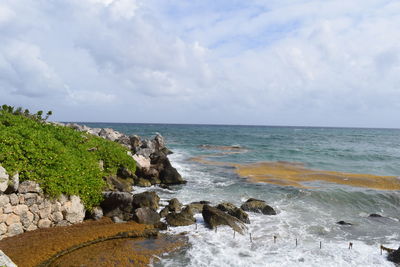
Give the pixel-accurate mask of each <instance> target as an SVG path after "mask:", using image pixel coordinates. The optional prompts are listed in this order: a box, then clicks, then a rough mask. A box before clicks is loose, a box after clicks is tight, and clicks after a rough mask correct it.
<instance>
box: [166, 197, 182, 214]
mask: <svg viewBox="0 0 400 267" xmlns="http://www.w3.org/2000/svg"><path fill="white" fill-rule="evenodd" d="M168 209H169V210H170V211H171V212H180V211H181V209H182V203H181V202H179V200H178V199H177V198H173V199H171V200H170V201H169V202H168Z"/></svg>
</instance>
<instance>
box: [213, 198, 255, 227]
mask: <svg viewBox="0 0 400 267" xmlns="http://www.w3.org/2000/svg"><path fill="white" fill-rule="evenodd" d="M217 209H219V210H222V211H224V212H227V213H228V214H229V215H231V216H233V217H236V218H238V219H239V220H241V221H242V222H244V223H250V219H249V215H248V214H247V213H246V212H245V211H244V210H242V209H240V208H238V207H236V206H235V205H233V204H232V203H229V202H223V203H221V204H219V205H218V206H217Z"/></svg>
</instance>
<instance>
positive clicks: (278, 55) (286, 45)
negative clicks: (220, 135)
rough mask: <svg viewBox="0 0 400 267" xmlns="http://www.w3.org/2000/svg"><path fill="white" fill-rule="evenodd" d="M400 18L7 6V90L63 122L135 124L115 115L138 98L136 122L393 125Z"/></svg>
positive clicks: (380, 9) (121, 4)
mask: <svg viewBox="0 0 400 267" xmlns="http://www.w3.org/2000/svg"><path fill="white" fill-rule="evenodd" d="M399 14H400V4H399V3H398V1H387V0H354V1H342V0H330V1H322V0H312V1H303V0H294V1H293V0H285V1H282V0H279V1H278V0H273V1H261V0H250V1H217V2H215V1H206V0H197V1H189V2H188V1H173V0H169V1H164V0H147V1H140V0H86V1H81V0H71V1H62V0H56V1H12V0H5V1H3V2H2V3H1V4H0V86H1V92H2V94H3V95H4V99H11V96H13V95H15V94H19V95H23V96H26V97H28V98H29V97H37V96H40V97H41V98H40V101H42V103H43V104H44V105H51V104H54V105H55V106H57V108H59V111H58V112H59V114H60V117H61V118H62V119H66V120H79V116H78V114H82V113H85V112H87V113H88V114H93V115H92V116H93V117H90V118H87V119H88V120H97V121H102V120H104V119H102V116H103V115H105V114H106V113H107V112H106V111H104V108H103V105H104V104H105V103H107V106H109V107H113V112H115V113H114V115H113V116H114V117H112V116H111V117H110V115H109V113H107V116H108V117H107V118H108V119H111V120H118V121H121V120H125V121H131V120H132V119H131V118H132V117H133V116H134V114H135V110H134V109H131V110H129V112H127V111H126V109H122V108H120V107H122V106H126V105H131V104H132V103H135V104H134V106H140V109H141V120H142V122H146V121H159V122H168V121H169V122H188V123H190V122H200V123H207V122H209V123H240V124H247V123H248V124H306V125H312V124H316V125H346V126H351V125H354V126H391V127H398V123H400V121H399V119H396V118H394V116H391V115H390V114H394V113H395V112H396V111H397V110H398V108H399V104H398V101H397V100H398V99H400V92H399V85H400V76H399V75H398V73H399V70H400V61H399V53H400V44H399V42H398V40H399V38H400V33H399V31H398V25H400V15H399ZM66 88H68V89H66ZM54 97H55V98H56V99H55V98H54ZM32 101H39V100H38V99H37V100H32ZM54 101H55V102H54ZM15 102H16V103H15V104H16V105H18V103H17V102H18V100H16V101H15ZM80 103H90V112H89V111H88V110H85V108H89V107H87V106H84V105H82V106H79V105H80ZM36 104H37V105H39V104H40V103H38V102H37V103H36ZM70 105H74V107H75V108H74V110H75V111H76V113H71V112H70V108H69V107H70ZM54 109H55V108H54ZM55 111H56V114H57V110H56V109H55ZM119 111H123V114H119V113H118V112H119ZM166 111H167V112H166ZM183 113H185V114H183ZM160 114H162V115H160ZM68 116H75V117H73V118H69V117H68ZM120 116H124V118H123V119H121V118H120ZM380 117H381V118H383V119H378V118H380ZM326 118H329V121H327V119H326ZM369 118H371V119H369Z"/></svg>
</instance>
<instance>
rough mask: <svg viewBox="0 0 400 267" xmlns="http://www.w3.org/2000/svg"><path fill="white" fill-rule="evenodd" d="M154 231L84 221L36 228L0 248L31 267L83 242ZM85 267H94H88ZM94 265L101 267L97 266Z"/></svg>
mask: <svg viewBox="0 0 400 267" xmlns="http://www.w3.org/2000/svg"><path fill="white" fill-rule="evenodd" d="M153 231H155V230H154V228H153V226H151V225H144V224H138V223H135V222H126V223H113V222H112V221H111V220H110V219H109V218H103V219H102V220H100V221H86V222H83V223H80V224H76V225H72V226H63V227H53V228H46V229H39V230H35V231H31V232H25V233H23V234H20V235H17V236H13V237H8V238H5V239H3V240H1V241H0V249H1V250H3V251H4V253H6V254H7V255H8V256H9V257H10V258H11V260H13V261H14V262H15V263H16V264H17V265H18V266H24V267H30V266H32V267H33V266H37V265H39V264H41V263H43V262H46V261H48V260H49V259H51V258H52V257H54V255H57V254H58V253H61V252H63V251H66V250H69V249H70V248H72V247H77V246H80V245H81V244H84V243H88V242H92V241H95V240H98V239H107V238H110V237H113V236H116V235H118V234H120V233H121V232H123V233H125V232H129V233H131V235H134V236H138V237H139V236H143V237H147V236H149V233H152V232H153ZM115 240H128V239H115ZM118 242H119V241H117V243H118ZM121 242H123V241H121ZM100 243H101V242H100ZM89 247H90V246H89ZM79 250H80V249H79ZM149 251H150V250H149ZM159 251H160V250H157V251H155V252H154V253H153V254H157V253H158V252H159ZM168 251H170V249H168V248H166V251H165V252H168ZM153 254H152V255H153ZM140 255H141V256H140V260H139V259H138V262H145V261H148V262H150V260H151V258H152V255H150V252H149V253H147V254H140ZM146 255H149V257H148V259H147V260H146V259H144V258H145V257H146ZM70 266H71V265H70ZM79 266H81V265H79ZM84 266H93V265H90V264H89V265H84ZM97 266H104V265H101V264H100V265H97ZM120 266H121V265H120ZM122 266H125V265H122Z"/></svg>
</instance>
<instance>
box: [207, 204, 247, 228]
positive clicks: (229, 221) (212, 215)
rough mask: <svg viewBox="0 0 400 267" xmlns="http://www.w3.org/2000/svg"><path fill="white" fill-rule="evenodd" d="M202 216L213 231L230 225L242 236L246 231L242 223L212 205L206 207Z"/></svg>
mask: <svg viewBox="0 0 400 267" xmlns="http://www.w3.org/2000/svg"><path fill="white" fill-rule="evenodd" d="M202 215H203V218H204V221H205V222H206V223H207V225H208V226H209V227H210V228H211V229H213V228H214V227H217V226H218V225H228V226H230V227H231V228H232V229H233V230H234V231H236V232H238V233H241V234H243V231H244V230H245V229H246V226H245V225H244V224H243V222H242V221H240V220H239V219H237V218H235V217H233V216H231V215H229V214H226V213H225V212H223V211H222V210H219V209H217V208H214V207H211V206H210V205H204V207H203V212H202Z"/></svg>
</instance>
